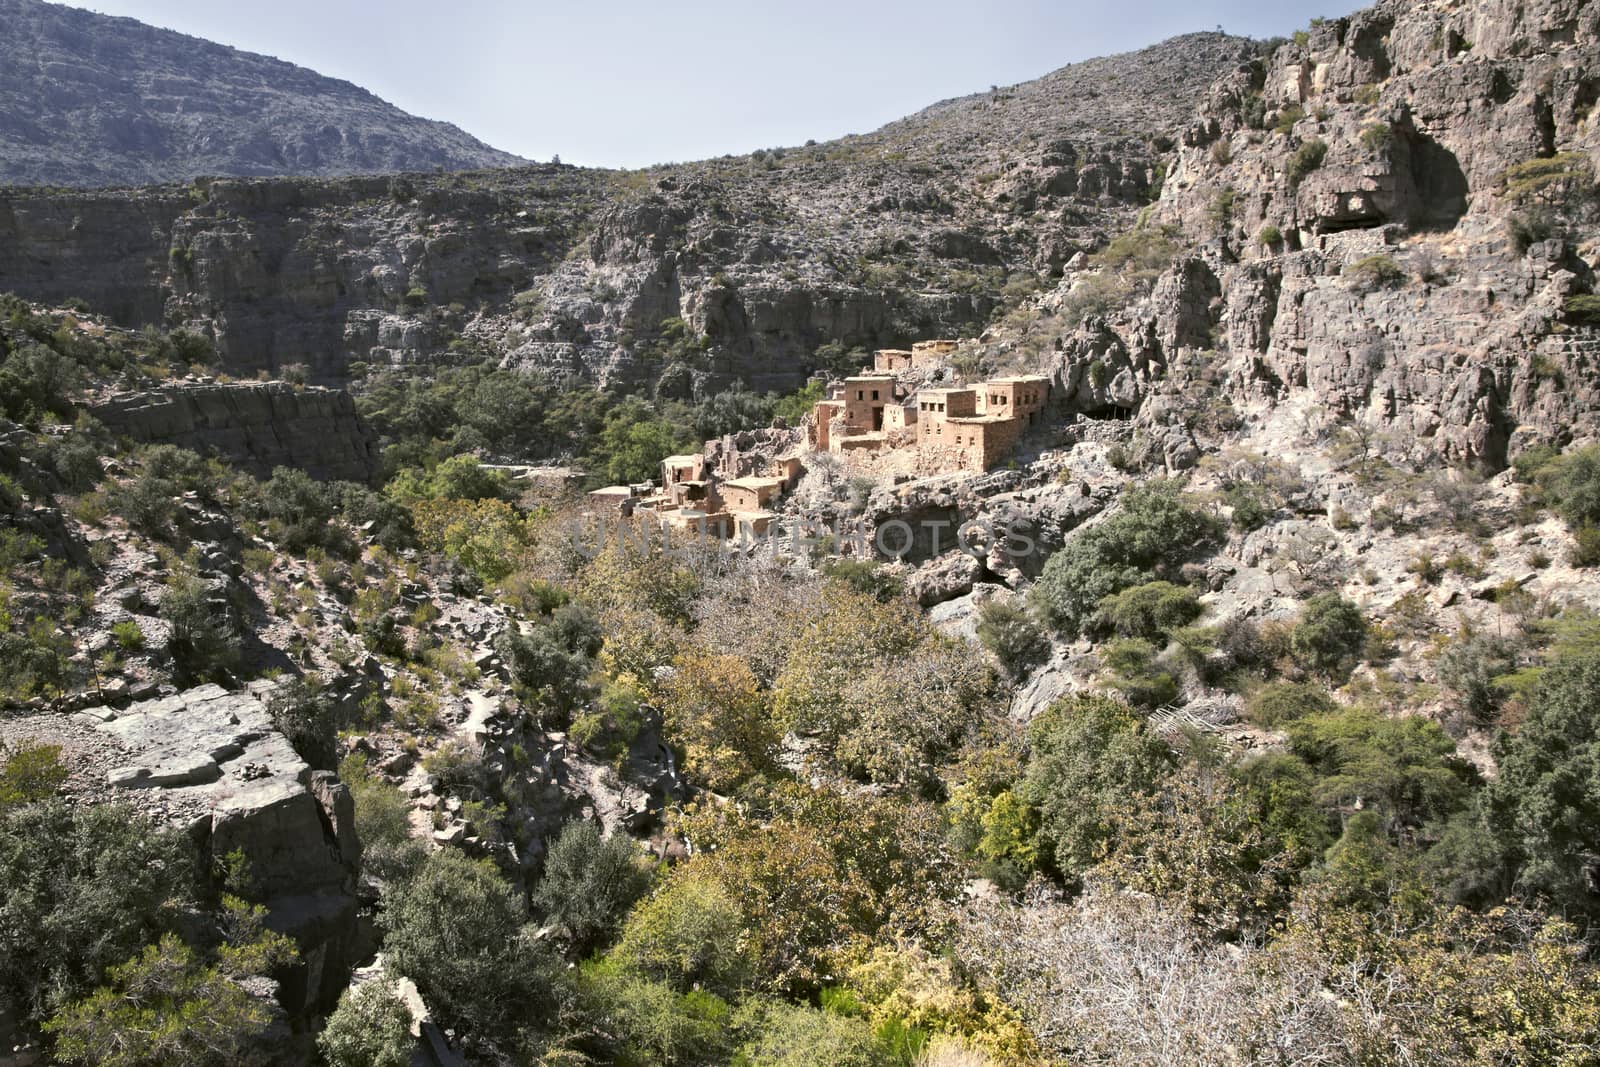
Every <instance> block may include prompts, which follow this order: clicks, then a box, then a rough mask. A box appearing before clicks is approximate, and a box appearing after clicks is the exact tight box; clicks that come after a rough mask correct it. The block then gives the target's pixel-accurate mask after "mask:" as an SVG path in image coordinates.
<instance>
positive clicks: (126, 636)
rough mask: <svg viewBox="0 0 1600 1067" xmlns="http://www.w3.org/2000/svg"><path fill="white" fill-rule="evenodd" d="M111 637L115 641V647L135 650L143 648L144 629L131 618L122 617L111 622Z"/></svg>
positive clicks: (126, 650) (128, 650)
mask: <svg viewBox="0 0 1600 1067" xmlns="http://www.w3.org/2000/svg"><path fill="white" fill-rule="evenodd" d="M111 638H112V640H114V641H116V643H117V647H118V648H120V649H122V650H123V651H124V652H137V651H139V650H140V649H142V648H144V631H143V630H141V629H140V628H139V624H138V623H136V622H134V621H133V620H132V619H123V620H122V621H121V622H119V623H113V624H112V627H111Z"/></svg>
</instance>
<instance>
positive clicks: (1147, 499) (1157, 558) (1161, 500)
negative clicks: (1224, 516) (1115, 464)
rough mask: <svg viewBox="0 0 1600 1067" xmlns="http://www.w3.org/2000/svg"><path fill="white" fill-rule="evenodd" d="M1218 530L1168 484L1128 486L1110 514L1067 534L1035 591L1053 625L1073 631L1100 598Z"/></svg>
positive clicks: (1151, 575) (1165, 567) (1161, 567)
mask: <svg viewBox="0 0 1600 1067" xmlns="http://www.w3.org/2000/svg"><path fill="white" fill-rule="evenodd" d="M1219 530H1220V524H1219V523H1218V522H1217V521H1216V519H1214V518H1212V517H1211V516H1210V515H1207V514H1205V513H1204V512H1202V511H1200V510H1199V509H1198V508H1195V507H1193V506H1191V505H1190V504H1189V503H1188V502H1187V501H1185V499H1184V497H1183V495H1182V493H1180V492H1179V490H1178V487H1177V485H1176V484H1175V483H1172V482H1150V483H1147V484H1145V485H1141V486H1138V487H1136V488H1132V489H1129V490H1127V491H1126V492H1125V493H1124V494H1123V497H1122V502H1121V505H1120V507H1119V508H1118V509H1117V511H1116V512H1115V513H1113V514H1112V515H1111V516H1110V517H1108V518H1106V519H1105V520H1103V521H1101V522H1097V523H1095V524H1093V525H1091V526H1089V527H1087V528H1085V529H1083V530H1080V531H1078V532H1076V533H1075V534H1073V535H1072V536H1071V537H1069V538H1068V540H1067V543H1066V545H1065V546H1063V547H1062V549H1061V550H1060V551H1059V552H1057V553H1055V554H1054V555H1052V556H1051V557H1050V558H1049V559H1048V560H1047V561H1046V562H1045V565H1044V570H1043V571H1042V572H1041V573H1040V575H1039V582H1038V584H1037V586H1036V587H1035V595H1036V596H1037V597H1038V598H1039V600H1040V603H1041V605H1042V606H1043V608H1044V609H1045V611H1046V613H1047V614H1048V615H1049V617H1050V619H1051V622H1052V623H1053V624H1054V625H1055V627H1056V629H1057V630H1059V631H1060V632H1061V633H1062V634H1064V635H1067V636H1076V635H1077V634H1078V633H1079V632H1081V631H1082V629H1083V628H1084V626H1086V625H1087V624H1088V623H1089V621H1090V619H1091V618H1092V617H1093V615H1094V613H1095V611H1096V610H1097V609H1098V608H1099V607H1100V604H1101V602H1102V601H1104V600H1105V599H1106V598H1107V597H1109V596H1112V595H1113V594H1115V593H1119V592H1121V591H1122V590H1124V589H1127V588H1129V587H1131V586H1135V585H1140V584H1142V583H1144V582H1148V581H1151V580H1153V579H1156V578H1159V577H1161V576H1162V575H1163V573H1165V572H1169V571H1172V570H1174V569H1175V568H1176V567H1177V565H1178V564H1179V563H1181V562H1182V561H1183V560H1184V559H1186V558H1188V557H1189V556H1191V555H1194V554H1195V553H1196V552H1197V551H1198V550H1200V549H1201V548H1203V547H1205V546H1206V545H1209V544H1210V543H1212V542H1213V541H1214V540H1215V539H1216V538H1217V536H1218V533H1219Z"/></svg>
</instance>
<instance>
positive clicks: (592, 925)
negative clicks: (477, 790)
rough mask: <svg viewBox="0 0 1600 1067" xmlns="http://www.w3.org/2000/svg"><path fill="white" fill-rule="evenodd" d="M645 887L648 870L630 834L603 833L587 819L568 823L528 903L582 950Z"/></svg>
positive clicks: (600, 938) (595, 940) (604, 934)
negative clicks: (606, 834) (531, 903)
mask: <svg viewBox="0 0 1600 1067" xmlns="http://www.w3.org/2000/svg"><path fill="white" fill-rule="evenodd" d="M649 886H650V870H649V868H648V867H647V866H646V865H645V862H644V858H643V856H641V855H640V852H639V846H638V845H636V844H634V843H633V840H632V839H631V838H629V837H628V836H627V835H626V834H612V835H611V836H610V837H603V836H601V833H600V830H599V828H597V827H596V826H595V825H594V824H593V823H591V822H572V823H568V824H567V826H566V828H565V829H564V830H562V831H561V836H560V837H558V838H556V843H555V844H554V845H552V846H551V847H550V854H549V855H548V856H547V857H546V858H545V864H544V876H543V877H542V878H540V879H539V884H538V886H537V887H536V888H535V889H534V891H533V906H534V907H535V908H538V909H539V910H540V911H542V912H543V913H544V915H545V916H546V918H547V919H548V920H550V921H552V922H555V923H558V924H559V925H560V926H561V927H563V928H564V929H565V930H566V931H567V934H568V936H570V937H571V938H572V942H573V944H574V945H575V946H577V947H578V948H579V949H587V948H589V947H591V946H593V945H595V944H597V943H598V942H600V941H603V940H605V939H606V938H607V937H608V936H609V935H610V933H611V931H612V930H614V929H615V928H616V925H617V923H618V922H619V921H620V920H621V918H622V916H623V915H624V914H626V913H627V910H628V908H629V907H631V906H632V905H633V902H634V901H636V900H638V899H639V898H640V897H641V896H643V895H644V892H645V890H646V889H648V888H649Z"/></svg>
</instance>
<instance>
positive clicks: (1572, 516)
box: [1546, 445, 1600, 529]
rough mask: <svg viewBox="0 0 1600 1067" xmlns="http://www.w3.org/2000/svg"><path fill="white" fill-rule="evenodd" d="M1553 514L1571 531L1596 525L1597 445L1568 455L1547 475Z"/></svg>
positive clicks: (1599, 508)
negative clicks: (1557, 514) (1562, 520)
mask: <svg viewBox="0 0 1600 1067" xmlns="http://www.w3.org/2000/svg"><path fill="white" fill-rule="evenodd" d="M1546 483H1547V485H1548V488H1549V492H1550V496H1551V497H1552V498H1553V499H1554V501H1555V506H1556V511H1557V512H1559V513H1560V515H1561V517H1562V518H1563V519H1565V520H1566V521H1567V525H1568V526H1569V527H1572V528H1573V529H1578V528H1581V527H1583V526H1589V525H1593V524H1595V523H1600V445H1591V446H1589V447H1588V448H1580V449H1578V450H1576V451H1573V452H1569V453H1567V454H1566V455H1564V456H1562V457H1561V458H1560V460H1558V461H1557V462H1556V463H1555V464H1554V465H1553V468H1552V469H1551V470H1550V472H1549V473H1548V475H1547V478H1546Z"/></svg>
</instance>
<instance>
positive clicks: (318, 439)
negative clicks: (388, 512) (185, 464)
mask: <svg viewBox="0 0 1600 1067" xmlns="http://www.w3.org/2000/svg"><path fill="white" fill-rule="evenodd" d="M89 411H90V413H91V414H92V415H94V417H95V418H97V419H99V420H100V421H101V422H103V423H105V424H106V426H107V427H109V428H110V430H111V431H112V432H113V433H116V434H122V435H126V436H128V437H131V438H133V439H134V440H136V441H141V442H146V443H151V444H171V445H178V446H180V447H183V448H189V449H193V450H194V451H196V452H199V453H201V454H202V455H204V454H207V453H211V452H216V453H218V454H220V455H221V456H223V457H224V458H225V459H228V460H229V461H231V462H232V463H234V464H235V465H237V466H239V467H241V468H242V469H244V470H247V471H250V472H251V473H252V474H256V475H259V476H262V477H266V476H268V475H270V474H271V473H272V469H273V468H274V467H280V466H281V467H298V468H300V469H301V470H304V471H305V472H306V473H308V474H310V475H311V476H312V477H314V478H321V479H324V480H345V481H352V482H363V483H365V482H370V481H371V480H372V478H373V477H374V475H375V474H376V473H377V470H378V446H377V439H376V437H375V436H374V435H373V433H372V431H371V430H370V429H369V428H368V427H367V425H366V424H365V423H364V422H362V420H361V418H360V416H358V415H357V414H356V409H355V402H354V401H353V400H352V399H351V397H350V394H349V393H346V392H344V391H343V390H342V389H320V388H315V387H307V388H302V389H297V388H295V387H294V386H291V385H289V384H288V383H286V382H248V383H236V384H228V385H221V384H214V383H179V384H175V385H170V386H167V387H165V388H163V389H158V390H153V391H150V392H139V393H122V394H117V395H114V396H112V397H110V398H108V399H106V400H104V401H103V402H101V403H99V404H95V405H92V406H91V407H90V408H89Z"/></svg>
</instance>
